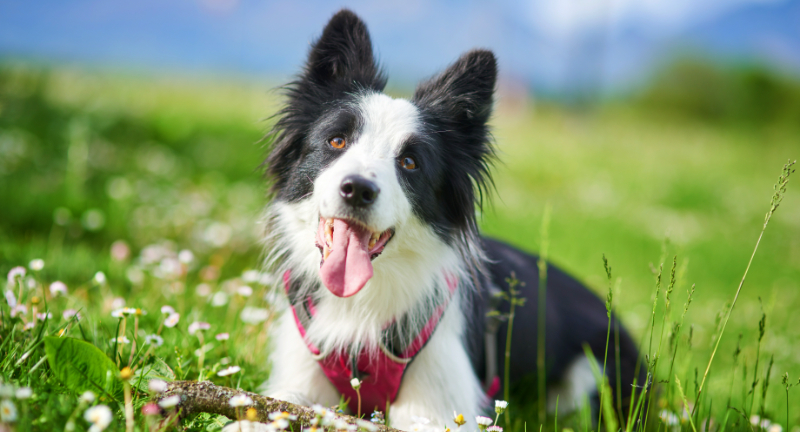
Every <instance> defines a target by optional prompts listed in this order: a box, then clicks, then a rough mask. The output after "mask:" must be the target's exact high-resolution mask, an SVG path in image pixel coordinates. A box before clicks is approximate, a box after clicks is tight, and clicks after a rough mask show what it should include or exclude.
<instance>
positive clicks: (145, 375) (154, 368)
mask: <svg viewBox="0 0 800 432" xmlns="http://www.w3.org/2000/svg"><path fill="white" fill-rule="evenodd" d="M134 377H135V378H134V379H133V381H132V383H133V385H134V386H135V387H136V388H137V389H139V390H140V391H142V392H148V391H149V390H148V389H147V386H148V384H149V383H150V380H152V379H160V380H162V381H175V372H173V371H172V369H170V367H169V366H168V365H167V363H166V362H165V361H164V360H162V359H161V358H160V357H155V358H154V359H153V362H152V363H151V364H147V365H144V366H142V368H140V369H137V370H136V372H134Z"/></svg>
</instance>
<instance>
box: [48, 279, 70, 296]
mask: <svg viewBox="0 0 800 432" xmlns="http://www.w3.org/2000/svg"><path fill="white" fill-rule="evenodd" d="M50 294H52V295H53V296H59V295H67V285H66V284H65V283H64V282H61V281H55V282H53V283H51V284H50Z"/></svg>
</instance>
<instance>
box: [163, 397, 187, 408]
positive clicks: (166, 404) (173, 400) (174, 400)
mask: <svg viewBox="0 0 800 432" xmlns="http://www.w3.org/2000/svg"><path fill="white" fill-rule="evenodd" d="M179 403H181V397H180V396H179V395H172V396H170V397H166V398H164V399H161V400H160V401H158V406H160V407H161V408H164V409H167V408H172V407H174V406H176V405H178V404H179Z"/></svg>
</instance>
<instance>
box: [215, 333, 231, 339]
mask: <svg viewBox="0 0 800 432" xmlns="http://www.w3.org/2000/svg"><path fill="white" fill-rule="evenodd" d="M215 337H216V339H217V340H218V341H226V340H228V339H230V338H231V335H230V334H228V333H220V334H218V335H216V336H215Z"/></svg>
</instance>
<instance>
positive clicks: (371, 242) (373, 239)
mask: <svg viewBox="0 0 800 432" xmlns="http://www.w3.org/2000/svg"><path fill="white" fill-rule="evenodd" d="M377 242H378V240H377V239H375V237H373V238H371V239H369V248H370V249H372V248H374V247H375V243H377Z"/></svg>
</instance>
